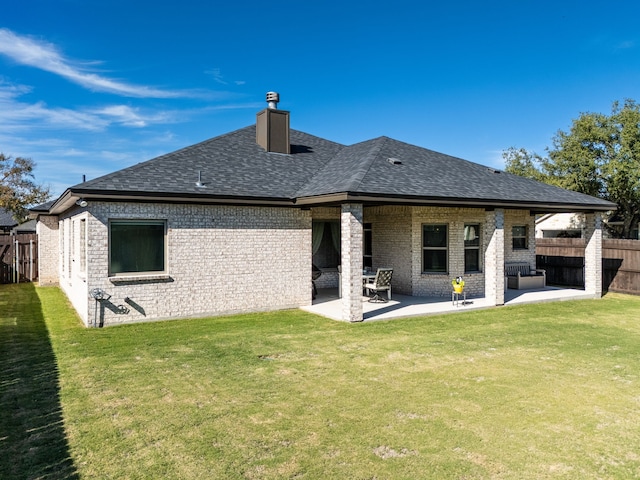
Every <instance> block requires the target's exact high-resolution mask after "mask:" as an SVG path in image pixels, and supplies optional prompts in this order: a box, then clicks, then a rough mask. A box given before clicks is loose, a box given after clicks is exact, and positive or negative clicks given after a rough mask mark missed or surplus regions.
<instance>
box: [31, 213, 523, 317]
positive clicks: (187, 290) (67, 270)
mask: <svg viewBox="0 0 640 480" xmlns="http://www.w3.org/2000/svg"><path fill="white" fill-rule="evenodd" d="M500 212H502V211H500ZM79 215H80V216H82V215H84V217H83V218H86V224H87V261H86V265H87V271H86V274H80V273H81V272H80V273H79V272H78V269H77V265H78V264H79V262H78V259H77V258H72V257H74V256H75V257H77V255H78V252H79V251H80V248H78V243H77V240H76V243H75V244H74V245H75V246H74V247H73V248H72V246H71V243H70V242H71V238H70V237H71V236H72V235H74V234H75V235H77V229H75V227H74V226H73V225H74V223H73V221H74V220H77V219H79V218H81V217H80V216H79ZM499 216H500V218H502V213H500V215H499ZM311 217H312V212H311V211H304V210H299V209H287V208H275V207H274V208H270V207H248V206H247V207H242V206H213V205H210V206H204V205H185V204H146V203H110V202H90V206H89V207H88V209H86V211H83V210H79V209H76V210H74V211H72V212H70V213H69V214H68V215H67V216H66V217H61V218H60V227H59V229H58V231H57V233H60V234H61V235H60V237H61V239H62V238H63V239H64V243H65V245H64V246H63V248H60V247H58V248H57V249H56V241H55V236H56V230H55V219H54V218H52V219H51V220H50V221H49V220H46V221H44V222H42V223H43V225H42V226H41V227H39V228H40V229H46V230H48V232H47V233H46V234H45V235H44V236H43V238H42V241H41V242H42V243H41V245H45V249H44V250H45V251H47V249H48V251H49V252H51V253H50V255H52V256H53V260H45V261H43V262H42V263H41V268H42V269H44V271H51V269H54V270H55V268H56V265H57V268H58V271H59V275H60V283H61V285H62V286H63V288H64V289H65V291H66V292H67V295H68V296H69V297H70V299H71V300H72V303H73V304H74V306H76V308H77V309H78V311H79V312H80V315H81V317H82V318H83V320H84V321H85V323H87V324H93V323H94V321H96V320H97V323H99V324H105V325H109V324H117V323H128V322H136V321H145V320H156V319H166V318H180V317H191V316H204V315H219V314H226V313H236V312H248V311H263V310H276V309H282V308H296V307H299V306H303V305H308V304H309V303H310V302H311ZM313 217H314V218H320V219H321V218H325V219H327V218H340V219H341V229H342V252H343V258H342V260H341V261H342V266H343V293H344V292H350V294H349V295H348V297H349V300H346V301H345V302H344V304H343V314H344V315H343V316H344V318H345V319H348V320H352V321H353V320H359V319H361V318H362V303H361V293H362V292H361V273H362V272H361V270H362V240H363V237H362V234H363V232H362V225H363V223H365V222H366V223H371V224H372V230H373V266H374V267H375V268H377V267H391V268H393V269H394V278H393V285H394V292H397V293H404V294H409V295H416V296H441V297H448V296H449V295H450V294H451V280H452V279H453V278H455V277H456V276H463V278H464V279H465V283H466V285H465V289H466V291H467V294H468V295H469V296H485V295H487V292H488V293H489V295H490V296H492V297H493V296H495V299H496V302H497V303H500V299H501V298H502V299H503V297H501V296H500V295H501V293H502V295H503V292H502V289H503V285H504V274H503V270H502V266H501V264H502V263H503V262H504V261H516V260H518V261H528V262H529V263H530V264H531V265H532V266H533V265H535V236H534V235H535V228H534V218H533V216H531V215H529V212H527V211H512V210H507V211H504V230H503V232H502V233H501V234H500V235H499V236H498V237H495V235H494V228H495V224H496V212H488V211H485V210H484V209H477V208H475V209H474V208H462V209H461V208H442V207H406V206H380V207H366V208H363V207H362V205H360V204H349V205H343V206H342V209H340V208H314V209H313ZM43 218H47V217H43ZM110 219H141V220H142V219H154V220H164V221H166V223H167V259H168V262H167V275H165V276H160V277H157V276H156V277H144V276H137V277H132V278H128V279H125V280H123V279H109V278H108V254H109V252H108V247H109V245H108V224H109V220H110ZM440 223H442V224H446V225H448V234H449V243H448V245H449V251H448V257H449V268H448V272H447V273H445V274H431V273H423V272H422V252H423V248H422V226H423V225H424V224H440ZM465 223H478V224H480V226H481V229H482V236H481V238H482V241H481V249H480V258H481V270H482V271H481V272H480V273H465V272H464V239H463V234H464V225H465ZM513 225H527V226H528V233H529V238H528V241H529V245H528V248H527V249H526V250H513V248H512V246H511V227H512V226H513ZM494 240H496V241H497V242H498V243H497V244H496V245H495V248H497V250H496V251H490V250H489V248H493V246H492V242H493V241H494ZM61 241H62V240H61ZM47 245H48V246H47ZM501 247H502V248H501ZM47 269H48V270H47ZM498 270H500V271H498ZM41 271H42V270H41ZM46 278H54V276H53V275H51V274H47V276H46ZM485 279H487V281H489V282H490V284H487V281H485ZM326 280H329V278H327V279H326ZM334 281H335V280H334V278H333V276H332V278H331V282H334ZM336 286H337V284H336ZM94 288H100V289H102V290H104V291H105V292H106V293H107V294H108V295H109V296H110V298H109V300H108V301H103V302H101V303H98V304H96V303H95V302H94V301H93V300H92V299H89V297H88V294H89V292H90V291H91V290H92V289H94ZM344 296H345V295H343V297H344ZM356 299H357V300H356ZM96 307H98V308H96Z"/></svg>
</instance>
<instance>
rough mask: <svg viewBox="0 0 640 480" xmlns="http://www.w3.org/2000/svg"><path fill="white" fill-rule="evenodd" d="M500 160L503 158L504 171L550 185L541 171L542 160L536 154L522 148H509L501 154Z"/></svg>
mask: <svg viewBox="0 0 640 480" xmlns="http://www.w3.org/2000/svg"><path fill="white" fill-rule="evenodd" d="M502 158H504V161H505V165H506V167H505V171H507V172H509V173H513V174H515V175H520V176H521V177H527V178H533V179H534V180H538V181H540V182H547V183H550V182H549V181H548V179H547V178H546V176H545V174H544V172H543V171H542V169H541V168H542V167H541V166H542V162H543V160H544V159H543V158H542V157H541V156H540V155H538V154H537V153H535V152H530V151H528V150H525V149H524V148H515V147H510V148H508V149H506V150H505V151H503V152H502Z"/></svg>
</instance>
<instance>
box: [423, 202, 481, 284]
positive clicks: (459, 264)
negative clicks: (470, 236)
mask: <svg viewBox="0 0 640 480" xmlns="http://www.w3.org/2000/svg"><path fill="white" fill-rule="evenodd" d="M411 221H412V241H411V244H412V253H413V255H412V256H413V262H412V264H413V271H412V277H413V295H417V296H425V297H434V296H436V297H448V296H450V295H451V289H452V287H451V281H452V280H453V279H454V278H455V277H458V276H462V277H463V279H464V281H465V287H464V288H465V290H466V292H467V296H484V288H485V287H484V276H485V275H484V270H485V265H484V257H485V251H486V248H487V243H486V233H487V232H486V230H487V228H486V225H485V211H484V209H478V208H442V207H415V208H414V209H413V215H412V220H411ZM465 223H474V224H480V228H481V229H482V236H481V238H482V240H481V245H480V259H481V265H480V269H481V271H480V272H478V273H465V271H464V269H465V265H464V225H465ZM425 224H445V225H447V233H448V236H449V239H448V258H449V268H448V272H446V273H423V272H422V254H423V248H422V226H423V225H425Z"/></svg>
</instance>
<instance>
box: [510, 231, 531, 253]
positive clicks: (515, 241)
mask: <svg viewBox="0 0 640 480" xmlns="http://www.w3.org/2000/svg"><path fill="white" fill-rule="evenodd" d="M511 241H512V245H513V249H514V250H526V249H527V226H526V225H514V226H513V227H511Z"/></svg>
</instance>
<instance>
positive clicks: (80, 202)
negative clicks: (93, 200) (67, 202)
mask: <svg viewBox="0 0 640 480" xmlns="http://www.w3.org/2000/svg"><path fill="white" fill-rule="evenodd" d="M76 205H78V206H79V207H82V208H84V207H86V206H87V205H89V204H88V203H87V201H86V200H85V199H84V198H79V199H78V200H76Z"/></svg>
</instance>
